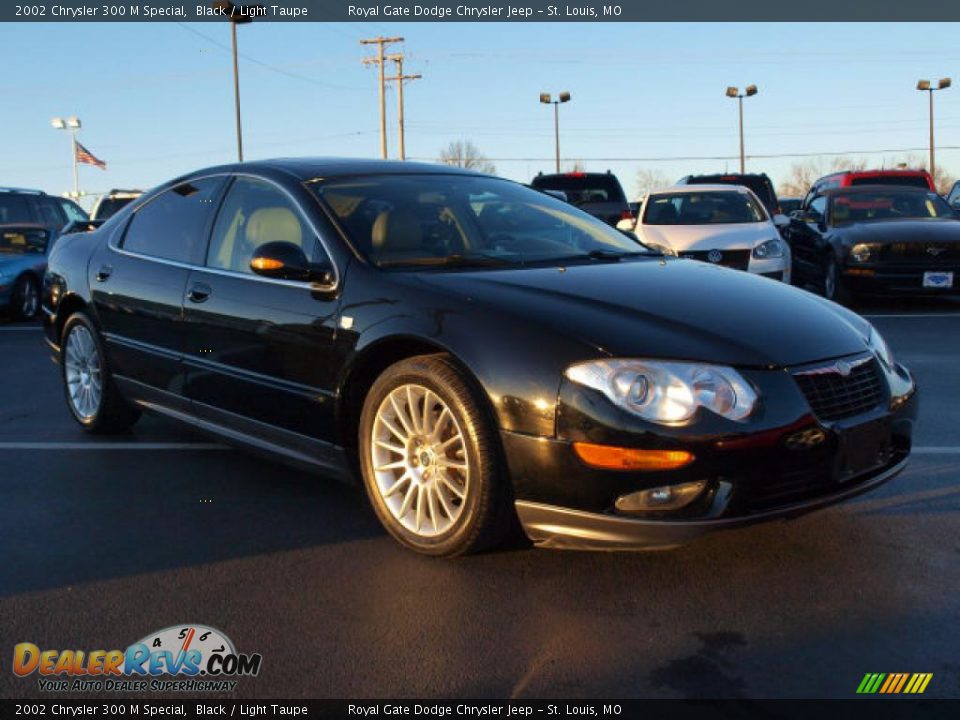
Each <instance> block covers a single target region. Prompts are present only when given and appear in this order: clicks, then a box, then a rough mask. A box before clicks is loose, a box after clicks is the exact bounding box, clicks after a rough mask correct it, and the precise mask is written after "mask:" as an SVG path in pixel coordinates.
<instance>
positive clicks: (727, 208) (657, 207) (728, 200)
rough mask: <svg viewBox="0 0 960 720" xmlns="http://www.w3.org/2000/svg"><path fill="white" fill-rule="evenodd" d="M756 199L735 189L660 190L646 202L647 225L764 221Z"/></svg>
mask: <svg viewBox="0 0 960 720" xmlns="http://www.w3.org/2000/svg"><path fill="white" fill-rule="evenodd" d="M766 219H767V214H766V212H764V210H763V208H762V207H761V206H760V203H758V202H757V201H756V200H754V199H753V197H751V196H750V195H748V194H747V193H745V192H738V191H736V190H711V191H706V192H683V193H658V194H656V195H651V196H650V197H649V199H648V200H647V202H646V203H644V211H643V224H644V225H730V224H739V223H758V222H764V221H766Z"/></svg>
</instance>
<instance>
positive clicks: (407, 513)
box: [359, 355, 513, 556]
mask: <svg viewBox="0 0 960 720" xmlns="http://www.w3.org/2000/svg"><path fill="white" fill-rule="evenodd" d="M359 434H360V436H359V452H360V467H361V473H362V475H363V484H364V487H365V489H366V491H367V496H368V497H369V499H370V503H371V505H373V509H374V511H375V512H376V514H377V517H378V518H379V520H380V522H381V523H382V524H383V526H384V527H385V528H386V529H387V531H388V532H389V533H390V534H391V535H393V537H394V538H396V539H397V540H398V541H399V542H400V543H401V544H403V545H405V546H406V547H408V548H411V549H413V550H416V551H417V552H420V553H424V554H427V555H441V556H454V555H462V554H465V553H469V552H475V551H477V550H481V549H483V548H486V547H490V546H492V545H495V544H497V543H499V542H500V541H501V540H503V538H504V537H505V535H506V534H507V532H508V530H509V528H510V515H511V513H512V512H513V507H512V502H511V499H512V498H511V496H510V492H509V487H508V486H507V484H506V482H505V481H504V479H503V473H502V471H501V469H500V466H501V463H500V461H499V445H498V440H497V436H496V433H495V430H494V426H493V423H492V422H491V421H490V420H489V419H488V418H487V416H486V414H485V413H484V412H483V409H482V405H481V403H480V402H479V400H478V398H477V397H476V394H475V393H474V391H472V390H471V388H470V386H469V385H468V384H467V382H466V380H465V379H464V377H463V375H462V373H461V372H460V371H459V370H458V369H457V367H456V366H455V365H454V364H453V363H452V362H451V361H450V359H449V358H448V357H447V356H444V355H429V356H421V357H415V358H409V359H407V360H402V361H400V362H398V363H396V364H394V365H391V366H390V367H389V368H387V369H386V370H385V371H384V372H383V374H382V375H380V377H378V378H377V380H376V381H375V382H374V383H373V386H372V387H371V388H370V391H369V392H368V393H367V397H366V400H365V401H364V405H363V412H362V413H361V416H360V427H359Z"/></svg>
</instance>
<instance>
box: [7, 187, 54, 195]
mask: <svg viewBox="0 0 960 720" xmlns="http://www.w3.org/2000/svg"><path fill="white" fill-rule="evenodd" d="M0 192H5V193H23V194H25V195H46V193H45V192H44V191H43V190H32V189H31V188H18V187H0Z"/></svg>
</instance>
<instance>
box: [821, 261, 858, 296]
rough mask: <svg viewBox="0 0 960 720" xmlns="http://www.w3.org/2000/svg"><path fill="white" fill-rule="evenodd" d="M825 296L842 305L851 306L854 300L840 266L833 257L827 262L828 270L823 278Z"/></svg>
mask: <svg viewBox="0 0 960 720" xmlns="http://www.w3.org/2000/svg"><path fill="white" fill-rule="evenodd" d="M823 296H824V297H825V298H827V300H832V301H833V302H835V303H839V304H840V305H849V304H850V302H851V301H852V300H853V293H851V292H850V288H848V287H847V285H846V283H845V282H844V279H843V274H842V273H841V272H840V265H839V264H838V263H837V260H836V258H834V257H833V256H831V257H830V259H829V260H828V261H827V269H826V272H825V273H824V276H823Z"/></svg>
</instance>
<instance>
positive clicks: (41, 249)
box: [0, 223, 53, 320]
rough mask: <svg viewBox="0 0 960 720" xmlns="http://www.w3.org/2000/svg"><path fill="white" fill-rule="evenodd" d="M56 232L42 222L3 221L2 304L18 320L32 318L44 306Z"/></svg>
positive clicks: (0, 243) (0, 239)
mask: <svg viewBox="0 0 960 720" xmlns="http://www.w3.org/2000/svg"><path fill="white" fill-rule="evenodd" d="M52 235H53V233H51V232H50V230H49V229H47V228H45V227H43V226H42V225H35V224H22V223H21V224H18V225H0V308H5V309H7V310H8V312H9V313H10V314H12V315H13V318H14V319H15V320H29V319H30V318H32V317H35V316H36V314H37V311H38V310H39V309H40V283H41V281H42V279H43V273H44V270H46V267H47V253H48V252H49V251H50V247H51V246H52V245H53V242H52Z"/></svg>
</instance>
